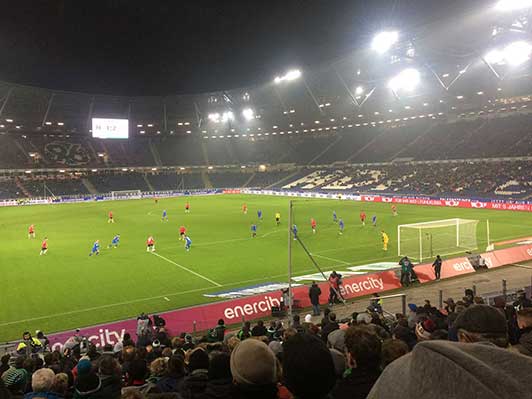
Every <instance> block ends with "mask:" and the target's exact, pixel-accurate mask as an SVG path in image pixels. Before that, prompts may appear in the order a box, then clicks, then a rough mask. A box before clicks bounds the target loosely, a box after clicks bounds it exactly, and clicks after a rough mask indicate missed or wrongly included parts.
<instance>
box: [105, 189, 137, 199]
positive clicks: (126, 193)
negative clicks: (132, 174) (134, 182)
mask: <svg viewBox="0 0 532 399" xmlns="http://www.w3.org/2000/svg"><path fill="white" fill-rule="evenodd" d="M136 198H142V193H141V191H140V190H122V191H111V199H113V200H116V199H136Z"/></svg>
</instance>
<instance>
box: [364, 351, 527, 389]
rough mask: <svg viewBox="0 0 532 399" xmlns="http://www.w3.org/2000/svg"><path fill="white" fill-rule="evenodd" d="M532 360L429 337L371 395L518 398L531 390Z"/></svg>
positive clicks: (385, 374) (392, 368)
mask: <svg viewBox="0 0 532 399" xmlns="http://www.w3.org/2000/svg"><path fill="white" fill-rule="evenodd" d="M530 370H532V358H530V357H527V356H523V355H520V354H517V353H514V352H512V351H509V350H507V349H502V348H499V347H497V346H495V345H492V344H487V343H479V344H470V343H458V342H450V341H439V340H436V341H424V342H420V343H418V344H417V345H416V346H415V347H414V349H413V351H412V352H410V353H409V354H407V355H404V356H402V357H400V358H399V359H397V360H395V361H394V362H392V363H391V364H389V365H388V366H387V367H386V368H385V369H384V371H383V373H382V374H381V376H380V378H379V379H378V380H377V382H376V383H375V385H374V386H373V389H372V390H371V392H370V393H369V395H368V397H367V399H396V398H421V397H425V398H431V399H449V398H453V399H471V398H482V399H515V398H529V397H530V392H532V379H531V378H530Z"/></svg>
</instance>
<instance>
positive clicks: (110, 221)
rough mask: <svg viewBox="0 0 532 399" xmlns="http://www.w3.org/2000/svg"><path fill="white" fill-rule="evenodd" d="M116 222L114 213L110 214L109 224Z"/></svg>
mask: <svg viewBox="0 0 532 399" xmlns="http://www.w3.org/2000/svg"><path fill="white" fill-rule="evenodd" d="M114 222H115V220H114V219H113V212H109V219H107V223H114Z"/></svg>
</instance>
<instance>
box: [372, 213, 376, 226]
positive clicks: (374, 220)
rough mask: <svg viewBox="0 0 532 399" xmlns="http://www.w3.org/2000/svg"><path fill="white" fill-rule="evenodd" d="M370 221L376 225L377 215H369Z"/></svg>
mask: <svg viewBox="0 0 532 399" xmlns="http://www.w3.org/2000/svg"><path fill="white" fill-rule="evenodd" d="M371 223H373V227H377V215H373V216H372V217H371Z"/></svg>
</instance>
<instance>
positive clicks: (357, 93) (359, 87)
mask: <svg viewBox="0 0 532 399" xmlns="http://www.w3.org/2000/svg"><path fill="white" fill-rule="evenodd" d="M362 93H364V88H363V87H362V86H358V87H357V88H356V89H355V95H357V96H360V95H361V94H362Z"/></svg>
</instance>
